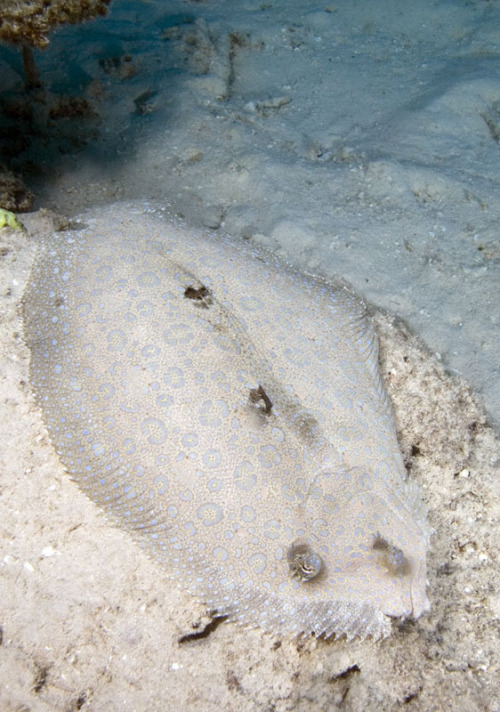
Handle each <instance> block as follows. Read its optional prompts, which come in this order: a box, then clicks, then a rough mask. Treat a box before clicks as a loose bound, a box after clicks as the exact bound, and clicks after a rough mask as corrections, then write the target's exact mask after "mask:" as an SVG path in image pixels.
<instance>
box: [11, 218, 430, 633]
mask: <svg viewBox="0 0 500 712" xmlns="http://www.w3.org/2000/svg"><path fill="white" fill-rule="evenodd" d="M82 222H83V223H85V226H86V227H85V229H81V230H74V231H69V232H65V233H60V234H55V235H54V236H53V237H52V238H51V239H49V240H48V241H47V242H46V244H45V245H44V246H43V249H42V250H41V252H40V255H39V257H38V259H37V262H36V265H35V267H34V269H33V274H32V277H31V281H30V284H29V287H28V289H27V291H26V295H25V299H24V324H25V336H26V341H27V343H28V345H29V347H30V350H31V381H32V385H33V388H34V391H35V394H36V397H37V401H38V403H39V405H40V407H41V409H42V412H43V417H44V420H45V424H46V426H47V429H48V431H49V434H50V437H51V440H52V442H53V443H54V446H55V448H56V449H57V451H58V453H59V455H60V457H61V460H62V461H63V463H64V465H65V466H66V468H67V470H68V472H69V473H70V474H71V476H72V478H73V479H74V480H75V481H76V482H77V483H78V485H79V486H80V487H81V489H82V490H83V491H84V492H85V493H86V494H87V495H88V496H89V497H90V498H91V499H92V500H94V502H96V503H97V504H98V505H99V506H101V507H102V508H103V509H104V510H105V511H106V512H107V514H108V515H109V516H110V517H111V518H112V519H113V521H114V522H115V523H116V524H118V525H119V526H121V527H123V528H125V529H127V530H128V531H129V532H130V533H131V534H132V535H133V537H134V538H135V539H136V541H137V542H138V543H139V544H140V546H141V547H142V548H143V549H144V550H146V551H147V553H148V554H150V555H151V556H153V557H154V558H155V559H156V560H158V562H160V564H161V565H162V566H164V568H165V570H166V571H167V572H168V573H169V574H170V576H171V577H172V578H173V579H175V580H176V581H177V582H179V583H181V585H183V586H184V587H185V588H186V589H188V590H189V591H190V592H191V593H192V594H193V595H195V596H196V597H197V598H199V599H200V600H201V601H203V602H205V603H206V604H207V605H208V606H209V607H210V608H212V609H216V610H217V611H219V612H220V613H221V614H225V615H227V616H228V617H229V618H230V619H232V620H235V621H238V622H241V623H243V624H247V625H259V626H261V627H263V628H264V629H266V630H271V631H275V632H278V633H287V632H290V633H301V632H303V633H310V632H314V633H316V634H317V635H320V634H325V635H332V634H336V635H342V634H346V635H347V636H348V637H353V636H355V635H359V636H361V637H364V636H368V635H372V636H374V637H380V636H383V635H386V634H387V633H388V632H389V631H390V618H389V616H408V615H413V616H419V615H420V614H421V613H422V611H423V610H425V609H426V608H427V606H428V602H427V598H426V593H425V587H426V577H425V568H426V563H425V559H426V548H427V539H428V528H427V525H426V523H425V513H424V510H423V507H422V505H421V503H420V499H419V495H418V491H417V488H416V485H414V484H409V483H408V482H407V481H406V474H405V470H404V467H403V463H402V459H401V455H400V452H399V449H398V443H397V440H396V435H395V428H394V422H393V416H392V411H391V406H390V403H389V402H388V398H387V395H386V392H385V389H384V386H383V383H382V381H381V378H380V374H379V368H378V346H377V339H376V335H375V333H374V331H373V328H372V326H371V324H370V322H369V320H368V318H367V317H366V315H365V309H364V306H363V304H362V302H361V301H360V300H358V299H357V298H356V297H355V296H354V295H353V294H352V292H351V291H349V290H348V289H346V288H345V287H342V286H335V285H332V284H330V283H328V282H326V281H324V280H322V279H320V278H317V277H314V276H306V275H304V274H301V273H299V272H297V271H295V270H294V269H292V268H290V267H289V266H287V265H285V264H284V263H282V262H281V261H280V260H278V259H277V258H275V257H274V256H272V255H270V254H268V253H265V252H263V251H261V250H259V249H257V248H256V247H254V246H251V245H249V244H242V243H241V242H237V241H235V240H231V239H229V238H227V237H219V236H216V235H212V234H206V233H202V232H198V231H194V230H192V229H189V228H186V227H185V226H182V225H179V224H177V223H175V222H172V221H170V222H166V221H165V220H162V219H158V218H157V217H155V216H154V215H152V214H151V212H150V213H148V212H147V210H146V208H145V206H130V205H115V206H111V207H108V208H104V209H96V210H95V211H93V212H92V213H90V214H88V215H86V216H84V217H83V218H82Z"/></svg>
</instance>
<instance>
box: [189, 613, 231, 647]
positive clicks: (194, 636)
mask: <svg viewBox="0 0 500 712" xmlns="http://www.w3.org/2000/svg"><path fill="white" fill-rule="evenodd" d="M226 620H227V616H217V617H216V618H213V619H212V620H211V621H210V623H208V624H207V625H206V626H205V627H204V628H203V630H199V631H196V633H186V635H182V636H181V637H180V638H179V640H178V641H177V642H178V643H179V645H182V643H190V642H191V641H193V640H200V639H201V638H208V636H209V635H210V634H211V633H213V632H214V631H215V630H217V628H218V627H219V626H220V624H221V623H224V621H226Z"/></svg>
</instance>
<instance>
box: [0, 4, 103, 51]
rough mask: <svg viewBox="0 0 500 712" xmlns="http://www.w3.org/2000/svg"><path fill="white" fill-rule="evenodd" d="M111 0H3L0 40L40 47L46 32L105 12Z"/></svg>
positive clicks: (47, 40)
mask: <svg viewBox="0 0 500 712" xmlns="http://www.w3.org/2000/svg"><path fill="white" fill-rule="evenodd" d="M110 2H111V0H30V2H26V0H2V13H1V15H0V41H1V42H9V43H11V44H17V45H29V46H30V47H36V48H38V49H43V48H44V47H46V46H47V45H48V44H49V38H48V34H49V32H50V31H51V30H52V29H54V28H55V27H57V26H58V25H63V24H65V23H70V24H73V25H74V24H77V23H79V22H84V21H85V20H90V19H92V18H94V17H98V16H99V15H105V14H106V12H107V8H108V5H109V3H110Z"/></svg>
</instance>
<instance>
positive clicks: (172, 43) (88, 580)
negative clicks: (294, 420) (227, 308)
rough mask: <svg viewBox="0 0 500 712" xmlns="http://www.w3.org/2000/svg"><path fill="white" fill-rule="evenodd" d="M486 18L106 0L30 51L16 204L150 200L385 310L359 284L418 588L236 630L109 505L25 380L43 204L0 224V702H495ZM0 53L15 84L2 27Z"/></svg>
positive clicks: (415, 6)
mask: <svg viewBox="0 0 500 712" xmlns="http://www.w3.org/2000/svg"><path fill="white" fill-rule="evenodd" d="M499 27H500V24H499V23H498V5H496V4H495V3H488V2H486V1H480V0H478V1H477V2H467V3H460V2H439V3H435V2H434V0H428V1H425V2H424V1H423V2H421V3H412V2H410V0H397V2H392V0H387V2H380V3H370V4H369V3H362V2H355V1H354V0H350V1H349V2H344V1H343V0H339V2H337V3H336V4H335V5H325V6H324V5H323V4H321V3H319V2H316V1H314V2H313V0H310V1H309V2H303V1H301V0H293V2H292V0H289V2H287V3H286V4H284V3H279V2H276V3H272V2H271V3H258V4H257V3H253V2H251V1H250V0H246V1H245V2H243V1H242V2H241V3H238V4H235V3H228V2H227V0H211V1H210V2H207V3H195V2H186V3H182V2H174V1H173V0H172V2H169V3H168V7H167V6H166V5H165V4H163V3H161V2H156V1H155V2H149V3H139V2H137V3H135V2H128V1H125V0H124V1H123V2H116V3H115V4H114V5H113V10H112V13H111V15H110V17H109V18H107V19H104V20H102V21H100V22H99V23H96V24H95V25H91V24H89V25H84V26H82V27H81V28H67V29H65V30H62V31H61V32H60V33H59V34H58V35H57V36H55V37H54V39H53V42H52V43H51V48H50V50H49V51H48V52H46V53H45V54H43V55H41V56H40V57H39V62H40V67H41V70H42V74H43V76H44V77H45V78H46V80H47V92H46V93H45V94H43V96H39V97H38V99H37V97H36V96H34V97H33V101H34V102H35V118H34V119H33V120H32V122H31V123H29V124H26V125H25V126H24V127H23V129H24V130H26V131H28V130H32V131H33V134H32V137H31V138H32V141H31V143H30V145H29V149H28V152H27V155H23V156H22V157H20V158H19V163H18V169H19V171H20V172H22V171H21V168H22V166H23V165H28V166H32V163H33V164H35V165H36V167H37V169H38V170H39V172H38V174H37V175H38V179H37V180H36V181H34V182H33V184H32V185H31V187H32V189H33V190H35V192H36V195H37V198H38V206H39V207H44V208H53V209H55V210H57V211H59V212H61V213H64V214H65V215H67V216H69V217H72V216H73V215H75V214H76V213H78V212H80V211H81V210H83V209H84V208H86V207H88V206H91V205H93V204H96V203H106V202H110V201H114V200H117V199H140V200H149V199H151V200H153V201H160V203H163V202H169V203H170V204H171V206H172V210H173V211H174V212H175V213H180V214H183V215H184V216H185V218H186V219H187V220H188V221H189V222H192V223H193V224H196V225H202V226H204V227H208V228H210V229H219V228H222V229H224V230H227V231H229V232H231V234H232V235H233V236H234V237H235V238H241V237H243V238H251V239H254V240H255V241H257V242H259V243H260V244H263V245H265V246H266V247H267V248H269V249H273V250H276V251H277V252H278V253H279V254H280V255H282V256H284V257H286V258H287V259H289V260H290V261H292V262H294V264H296V265H297V266H299V267H302V268H304V269H308V270H313V271H318V272H320V273H322V274H324V275H326V276H336V275H338V276H341V277H345V278H346V279H347V280H348V281H350V282H352V283H353V284H354V285H355V288H356V290H357V291H358V292H360V293H361V294H362V295H363V296H364V297H366V298H367V299H368V300H369V301H371V302H373V303H376V304H377V306H378V307H379V308H380V307H381V308H384V309H387V310H388V311H390V312H391V313H394V314H397V315H398V316H390V315H389V314H388V313H386V312H382V311H377V310H375V309H374V318H375V319H376V322H377V324H378V328H379V333H380V337H381V346H382V367H383V373H384V376H385V380H386V382H387V386H388V389H389V392H390V395H391V398H392V400H393V403H394V406H395V411H396V416H397V423H398V429H399V436H400V443H401V447H402V450H403V453H404V456H405V461H406V463H407V467H408V470H409V475H410V477H412V478H415V479H416V480H417V481H418V483H419V485H420V487H421V490H422V493H423V497H424V499H425V502H426V504H427V506H428V509H429V520H430V523H431V526H432V527H433V528H434V535H433V537H432V539H431V547H430V552H429V559H428V575H429V588H428V593H429V599H430V602H431V609H430V611H429V612H428V613H426V614H424V615H423V616H422V617H421V618H420V619H418V620H417V621H413V620H407V621H394V624H393V633H392V635H391V636H390V637H389V638H387V639H386V640H384V641H381V642H378V643H375V642H372V641H370V640H368V641H357V640H354V641H351V642H349V643H347V642H346V641H344V640H342V639H340V640H329V641H325V640H322V639H315V638H311V637H309V638H302V639H290V638H282V637H279V636H273V635H269V634H265V633H263V632H261V631H260V630H245V629H241V628H238V627H237V626H234V625H230V624H225V623H223V622H221V621H218V620H213V619H212V617H211V616H210V615H209V613H208V612H207V611H206V609H205V608H204V607H203V606H202V605H201V604H199V603H197V602H195V601H193V599H192V598H191V597H189V596H188V595H187V594H185V593H184V592H182V591H180V590H178V589H177V587H176V585H175V582H172V581H170V580H169V579H168V578H167V576H166V575H165V574H164V572H162V571H161V570H159V569H158V567H157V566H155V565H154V564H153V563H151V562H150V561H149V560H148V559H147V558H146V557H145V555H144V554H143V553H142V552H141V551H140V550H139V549H138V548H137V547H136V546H135V545H134V544H133V543H132V542H131V540H130V539H129V538H128V537H127V535H126V534H124V533H123V532H121V531H119V530H117V529H115V528H113V527H111V526H110V525H109V524H108V523H107V522H106V520H105V518H104V516H103V515H102V513H101V512H99V511H98V510H97V508H96V507H95V506H94V505H93V504H92V503H91V502H89V501H88V500H87V499H86V498H85V496H84V495H83V494H81V492H80V490H79V489H78V488H77V487H76V485H75V484H73V483H72V482H71V481H70V479H69V478H68V476H67V475H66V474H65V472H64V470H63V468H62V466H61V464H60V462H59V460H58V458H57V456H56V454H55V452H54V450H53V448H52V446H51V444H50V442H49V440H48V437H47V434H46V431H45V429H44V426H43V423H42V420H41V416H40V413H39V412H38V410H37V408H36V407H35V404H34V400H33V398H32V396H31V393H30V387H29V383H28V361H29V354H28V351H27V349H26V347H25V346H24V345H23V341H22V330H21V324H20V321H19V310H18V306H19V301H20V299H21V295H22V291H23V288H24V285H25V283H26V280H27V277H28V274H29V269H30V265H31V262H32V259H33V256H34V252H35V248H36V244H37V243H38V241H39V240H40V239H42V238H43V235H44V233H45V232H46V231H48V230H51V229H52V217H51V215H50V214H47V213H46V212H43V211H39V212H37V213H32V214H29V215H23V216H21V219H22V220H23V222H24V223H25V225H26V227H27V232H25V233H24V232H19V231H11V230H7V229H4V230H2V231H0V285H1V286H0V315H1V322H0V329H1V332H0V362H1V364H2V368H1V374H0V388H1V393H0V397H1V403H2V408H1V411H0V432H1V438H2V443H3V448H2V450H1V455H0V458H1V460H0V532H1V538H0V541H1V547H2V550H1V551H2V553H1V557H0V559H1V561H0V626H1V629H0V632H1V636H0V643H1V644H0V710H1V712H28V711H29V712H38V711H40V712H60V711H61V712H73V710H75V711H76V710H80V709H82V710H85V709H88V710H92V712H121V711H123V710H127V712H132V711H135V712H157V711H158V712H170V711H172V712H177V711H178V710H180V709H182V710H196V711H197V712H233V710H234V711H235V712H285V711H286V710H290V711H292V710H293V712H333V711H334V710H337V709H339V710H348V711H351V710H352V711H353V712H358V711H359V712H375V711H376V712H384V711H385V710H391V711H393V710H394V711H395V710H400V709H405V710H406V709H407V710H418V711H422V712H427V711H434V710H435V711H436V712H443V711H448V710H449V711H450V712H452V711H453V712H461V711H462V710H463V711H464V712H472V711H474V712H475V711H476V710H478V711H479V710H480V711H483V710H484V711H488V712H496V711H499V710H500V670H499V666H500V664H499V660H500V630H499V627H500V626H499V621H500V574H499V571H500V561H499V546H500V531H499V529H500V524H499V522H500V506H499V503H500V485H499V470H500V443H499V440H498V437H497V435H496V433H495V431H494V430H493V429H492V428H491V427H490V426H489V423H490V422H493V421H494V420H495V419H496V422H497V424H498V422H500V421H499V413H500V408H499V405H498V404H499V403H500V400H499V398H498V393H500V391H499V382H500V381H499V379H498V373H499V371H498V344H499V343H500V340H499V334H500V331H499V330H498V303H499V298H500V297H499V293H500V292H499V283H500V281H499V280H500V277H499V275H500V270H499V266H498V265H499V264H500V263H499V261H498V219H499V208H498V199H497V196H498V181H499V176H500V163H499V155H500V154H499V136H500V108H499V107H500V70H499V62H498V43H499V40H500V30H499V29H498V28H499ZM0 69H1V72H0V78H1V79H0V90H1V91H2V92H3V91H9V92H13V93H14V98H15V99H16V101H18V100H19V92H21V96H22V77H21V75H20V66H19V61H18V59H17V58H16V57H15V56H14V55H13V54H12V53H10V51H9V52H7V51H6V52H3V51H2V53H1V56H0ZM19 87H21V89H19ZM16 92H18V94H16ZM75 92H76V93H77V98H78V100H80V99H81V98H82V97H83V98H85V100H86V101H87V102H88V103H87V104H86V103H85V102H84V103H78V102H77V103H76V104H74V103H72V102H71V101H69V100H68V99H67V96H68V95H72V96H74V95H75ZM20 106H21V105H20ZM75 106H77V107H78V106H79V107H80V109H82V107H83V109H85V111H83V114H84V115H82V116H80V117H78V118H76V119H75V117H74V116H72V115H71V112H72V111H73V110H74V108H75ZM21 108H22V107H21ZM52 109H54V111H53V112H52V115H51V111H52ZM19 116H20V114H19ZM55 117H56V118H55ZM16 120H17V121H19V119H16ZM3 126H4V125H3V124H2V128H3ZM14 128H16V130H17V128H19V127H14ZM15 136H16V137H18V133H15ZM2 145H3V144H2ZM75 150H79V151H80V152H79V153H77V154H75ZM75 155H76V157H75ZM21 158H22V160H21ZM406 324H410V326H411V329H410V327H408V326H407V325H406ZM415 333H418V334H419V336H420V337H421V338H422V339H423V341H420V340H419V338H417V337H416V336H415ZM424 342H425V344H426V345H427V346H426V345H424ZM435 352H440V353H441V354H442V360H441V359H440V358H439V357H436V355H435ZM445 366H446V367H447V368H448V369H449V370H450V371H451V370H453V371H455V372H457V371H460V372H461V373H462V375H465V376H466V377H467V382H468V383H470V384H472V386H473V388H474V394H475V395H474V396H473V395H472V392H471V390H470V389H469V386H468V385H467V384H466V383H465V382H464V381H462V380H460V374H456V373H455V375H454V376H450V375H449V374H448V372H447V371H445ZM476 398H477V400H476ZM480 399H481V401H482V403H481V404H480ZM484 404H486V407H487V412H488V416H487V415H485V410H484V409H483V405H484Z"/></svg>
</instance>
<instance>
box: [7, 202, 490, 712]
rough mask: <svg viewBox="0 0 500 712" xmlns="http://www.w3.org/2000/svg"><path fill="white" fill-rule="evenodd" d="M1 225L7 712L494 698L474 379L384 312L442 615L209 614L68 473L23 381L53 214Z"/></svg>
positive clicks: (456, 706) (347, 706)
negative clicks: (374, 624) (33, 287)
mask: <svg viewBox="0 0 500 712" xmlns="http://www.w3.org/2000/svg"><path fill="white" fill-rule="evenodd" d="M24 222H25V224H26V226H27V227H28V232H27V233H21V232H18V231H11V230H3V231H2V233H1V246H0V254H1V256H2V258H1V271H0V279H1V294H2V302H1V314H2V326H1V328H2V334H1V339H0V343H1V350H2V353H1V359H2V363H3V364H4V369H3V373H2V380H1V389H2V391H1V398H2V405H3V407H2V415H1V419H2V421H1V430H2V441H3V443H4V448H3V449H2V461H1V464H0V466H1V472H2V479H1V496H0V526H1V531H2V561H1V567H0V590H1V592H2V594H1V599H0V618H1V623H2V645H1V646H0V679H1V682H2V685H1V688H0V708H1V709H2V711H5V712H21V711H25V710H32V711H33V712H37V711H38V710H40V711H45V710H47V711H49V710H50V711H53V710H65V711H67V712H69V711H70V710H79V709H89V710H95V711H96V712H101V711H102V712H113V711H116V712H118V711H120V710H137V712H142V711H146V710H147V711H148V712H149V711H151V712H154V711H156V710H158V711H161V710H165V711H166V712H169V711H170V710H172V711H173V710H178V709H186V710H187V709H189V710H191V709H192V710H194V709H196V710H202V711H203V712H205V711H206V712H211V711H212V710H213V711H214V712H215V711H216V710H217V711H219V712H220V711H221V710H224V711H226V710H227V711H228V712H230V711H232V710H235V711H236V710H238V711H241V712H243V711H245V712H246V711H248V712H254V711H259V712H260V711H262V712H264V711H266V712H267V711H269V712H270V711H271V710H275V711H276V712H284V711H285V710H294V712H301V711H303V712H306V711H307V712H309V711H313V712H314V711H318V712H319V711H320V710H321V711H324V710H335V709H342V710H353V711H358V710H359V711H360V712H361V711H363V712H367V711H370V710H398V709H401V708H402V707H403V706H404V708H405V709H409V710H412V709H413V710H426V711H427V710H439V711H440V712H441V711H442V710H453V711H456V710H464V711H465V710H468V711H469V710H488V711H491V712H494V711H495V710H499V709H500V682H499V681H500V671H499V663H498V660H499V659H500V655H499V653H500V636H499V630H498V628H499V625H498V622H499V616H500V593H499V587H498V583H499V575H498V571H499V542H500V536H499V534H500V532H499V520H500V519H499V516H498V515H499V497H498V486H497V485H496V482H495V481H496V478H497V477H498V467H499V465H500V447H499V442H498V440H497V439H496V438H495V436H494V433H493V431H492V430H491V429H490V428H489V427H488V425H487V423H486V420H485V418H484V416H483V415H482V413H481V411H480V410H479V408H478V407H477V405H476V403H475V402H474V399H473V398H472V396H471V394H470V392H469V390H468V388H467V387H466V385H465V384H464V383H462V382H460V381H458V380H456V379H453V378H450V377H449V376H447V375H446V374H445V373H444V371H443V368H442V366H441V365H440V364H439V363H438V362H437V361H436V360H435V359H434V358H433V357H432V356H431V355H430V354H429V353H428V352H427V351H426V350H425V348H424V347H423V346H422V344H421V343H419V342H418V340H417V339H416V338H415V337H414V336H413V335H412V334H411V333H410V332H409V331H408V329H407V328H406V327H405V325H404V324H403V323H398V322H397V321H395V320H394V319H393V318H392V317H390V316H388V315H386V314H383V313H381V312H376V313H375V314H374V318H375V319H376V322H377V324H378V329H379V333H380V337H381V344H382V367H383V372H384V375H385V377H386V381H387V384H388V388H389V391H390V394H391V397H392V399H393V402H394V405H395V409H396V415H397V422H398V428H399V431H400V440H401V446H402V449H403V452H404V454H405V458H406V460H407V462H408V466H409V468H410V476H411V477H413V478H415V479H416V480H417V481H418V482H419V483H420V486H421V488H422V491H423V495H424V498H425V501H426V503H427V505H428V507H429V511H430V514H429V519H430V523H431V525H432V527H433V528H434V530H435V534H434V536H433V538H432V546H431V551H430V554H429V598H430V601H431V606H432V607H431V610H430V611H429V612H428V613H426V614H424V615H423V616H422V617H421V618H420V619H419V620H417V621H412V620H407V621H394V626H393V633H392V635H391V636H390V637H389V638H387V639H386V640H384V641H382V642H378V643H375V642H372V641H370V640H368V641H356V640H355V641H351V642H349V643H347V642H346V641H345V640H342V639H340V640H328V641H325V640H321V639H315V638H311V637H309V638H299V639H289V638H286V637H280V636H275V635H270V634H266V633H263V632H261V631H260V630H246V629H242V628H239V627H237V626H235V625H232V624H226V623H224V622H220V621H217V620H213V619H212V618H211V617H210V615H209V614H208V613H207V611H206V610H205V609H204V607H203V606H202V605H200V604H198V603H197V602H195V601H193V599H191V598H190V597H189V596H188V595H187V594H185V593H183V592H182V591H179V590H178V589H177V588H176V586H175V583H174V582H172V581H170V580H168V579H167V577H166V576H165V575H164V574H163V572H161V571H160V570H159V569H158V568H157V567H156V566H155V565H154V564H153V563H152V562H150V561H149V560H148V559H147V558H146V557H145V555H144V554H143V553H142V552H141V551H140V550H139V549H138V548H137V547H136V546H135V545H134V544H133V543H132V542H131V540H130V539H129V538H128V537H127V535H126V534H124V533H123V532H121V531H118V530H116V529H115V528H113V527H112V526H110V525H109V524H108V523H107V522H106V520H105V518H104V516H103V515H102V514H101V513H100V512H99V511H98V510H97V508H96V507H95V506H94V505H93V504H92V503H91V502H89V501H88V500H87V499H86V497H85V496H84V495H83V494H82V493H81V492H80V491H79V490H78V488H77V486H76V485H75V484H74V483H72V482H71V481H70V479H69V478H68V476H67V475H66V474H65V472H64V470H63V468H62V466H61V464H60V463H59V461H58V459H57V456H56V454H55V453H54V450H53V449H52V446H51V445H50V442H49V441H48V437H47V434H46V432H45V429H44V426H43V423H42V421H41V417H40V414H39V412H38V410H37V408H36V406H35V405H34V402H33V399H32V396H31V394H30V388H29V385H28V360H29V354H28V352H27V349H26V347H25V346H24V345H23V342H22V338H21V324H20V322H19V315H18V304H19V299H20V296H21V293H22V290H23V286H24V284H25V282H26V279H27V276H28V273H29V267H30V263H31V260H32V257H33V254H34V246H35V243H36V240H37V239H39V238H40V237H41V236H42V235H43V233H44V231H46V230H48V229H50V227H51V218H50V216H48V215H47V214H43V213H42V214H40V213H36V214H31V215H28V216H25V218H24Z"/></svg>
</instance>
